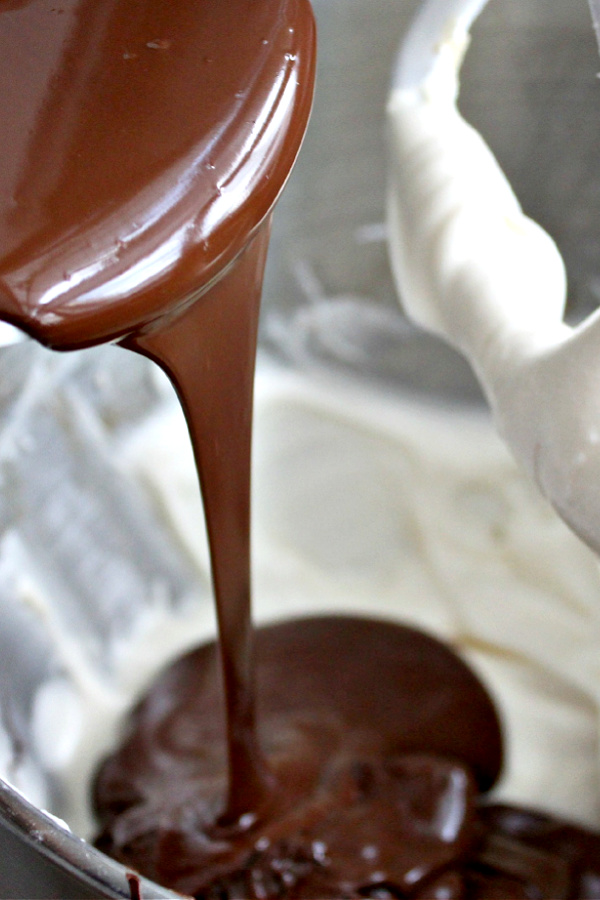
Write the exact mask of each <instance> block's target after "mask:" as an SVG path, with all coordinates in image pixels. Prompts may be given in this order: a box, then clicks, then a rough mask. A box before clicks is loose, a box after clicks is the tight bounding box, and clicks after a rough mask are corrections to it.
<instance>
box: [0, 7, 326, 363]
mask: <svg viewBox="0 0 600 900" xmlns="http://www.w3.org/2000/svg"><path fill="white" fill-rule="evenodd" d="M233 23H235V25H234V24H233ZM313 70H314V24H313V19H312V16H311V14H310V7H309V4H308V0H277V2H276V3H273V2H269V0H227V2H226V3H224V2H222V0H192V2H183V0H170V2H164V0H101V2H99V0H22V2H13V0H4V2H2V3H0V110H1V113H2V127H1V128H0V159H1V160H2V165H1V166H0V317H2V318H5V319H8V320H10V321H11V322H13V323H14V324H17V325H19V326H21V327H22V328H24V329H25V330H27V331H29V332H30V333H31V334H32V335H33V336H35V337H36V338H38V339H39V340H41V341H42V342H43V343H46V344H49V345H51V346H55V347H61V348H62V347H75V346H83V345H87V344H91V343H97V342H100V341H105V340H109V339H110V340H112V339H114V338H117V337H121V336H123V335H125V334H127V333H130V332H131V331H134V330H136V329H139V327H140V326H142V325H147V323H148V322H149V321H152V320H154V319H156V318H157V317H158V316H160V315H162V314H164V313H165V312H172V311H173V310H174V309H177V308H179V307H181V306H182V304H183V305H185V304H187V303H189V302H190V301H192V300H193V299H194V298H195V297H197V296H198V295H199V294H200V293H202V291H204V290H205V289H206V286H207V285H208V284H210V283H211V282H212V280H213V279H215V278H216V277H217V276H218V275H220V274H221V273H222V271H223V270H224V268H225V267H226V266H227V265H228V264H229V263H230V262H231V261H232V260H233V259H234V258H235V257H236V255H237V254H238V253H239V252H240V251H241V250H242V249H243V247H244V246H245V244H246V243H247V240H248V237H249V235H250V234H252V233H253V232H254V230H255V229H256V228H257V227H258V225H259V224H260V223H261V222H262V221H263V220H264V218H265V216H266V214H267V213H268V211H269V210H270V209H271V207H272V205H273V203H274V201H275V200H276V198H277V196H278V194H279V192H280V190H281V188H282V186H283V183H284V181H285V179H286V178H287V176H288V174H289V172H290V169H291V167H292V164H293V161H294V159H295V157H296V154H297V152H298V149H299V146H300V143H301V139H302V136H303V134H304V129H305V126H306V121H307V117H308V113H309V109H310V104H311V99H312V87H313Z"/></svg>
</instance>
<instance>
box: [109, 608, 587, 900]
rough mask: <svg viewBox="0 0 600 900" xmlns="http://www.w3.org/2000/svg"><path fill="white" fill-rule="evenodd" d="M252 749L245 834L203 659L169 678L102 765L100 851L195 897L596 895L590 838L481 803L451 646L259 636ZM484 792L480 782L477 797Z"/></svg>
mask: <svg viewBox="0 0 600 900" xmlns="http://www.w3.org/2000/svg"><path fill="white" fill-rule="evenodd" d="M257 684H258V697H259V726H260V727H259V733H260V739H261V744H262V747H263V750H264V752H265V754H266V757H267V760H268V763H269V766H270V769H271V771H272V772H273V774H274V777H275V778H276V783H277V791H276V793H275V794H274V795H273V797H272V802H271V806H270V807H269V808H268V809H267V810H265V813H266V814H265V815H264V816H263V818H262V819H259V820H258V821H256V822H254V823H253V824H252V825H251V827H248V828H246V829H239V830H235V829H234V830H231V829H229V830H227V829H223V828H219V827H218V826H216V825H215V820H216V815H217V813H218V810H219V809H220V808H221V803H222V797H223V796H224V794H225V792H226V790H227V773H226V771H225V769H224V759H225V756H226V754H225V746H224V738H223V727H222V719H223V697H222V688H221V682H220V675H219V662H218V654H217V651H216V648H215V646H214V645H207V646H204V647H201V648H200V649H198V650H195V651H193V652H192V653H190V654H188V655H187V656H185V657H183V658H182V659H181V660H179V661H178V662H176V663H175V664H174V665H172V666H171V667H170V668H168V669H167V670H166V671H165V672H164V673H163V674H162V675H161V676H160V677H159V678H158V679H157V681H156V683H155V684H154V685H153V687H152V689H151V690H150V692H149V693H148V695H147V696H146V698H145V699H143V700H142V701H141V703H140V704H139V705H138V707H137V708H136V710H134V712H133V714H132V715H131V717H130V720H129V722H128V726H127V732H126V734H125V736H124V738H123V741H122V744H121V746H120V748H119V750H118V751H117V752H116V753H115V754H114V755H113V756H112V757H111V758H110V759H109V760H108V761H107V762H106V763H105V764H104V765H103V766H102V768H101V770H100V772H99V775H98V778H97V781H96V785H95V802H96V807H97V810H98V812H99V816H100V819H101V823H102V828H103V830H102V832H101V834H100V836H99V838H98V846H100V847H101V848H102V849H104V850H105V851H106V852H108V853H109V854H110V855H112V856H114V857H115V858H116V859H119V860H121V861H122V862H124V863H126V864H127V865H130V866H135V867H137V868H139V869H140V870H141V871H143V872H144V873H145V874H147V875H149V876H151V877H153V878H154V879H156V880H157V881H159V882H160V883H162V884H165V885H167V886H169V887H172V888H174V889H175V890H178V891H182V892H184V893H188V894H192V895H194V896H196V897H201V898H204V897H206V898H220V900H224V898H228V897H231V898H235V897H246V898H257V900H262V898H266V897H277V898H281V897H286V898H326V897H331V898H334V897H335V898H342V897H356V898H359V897H376V898H393V897H401V898H402V897H406V898H429V900H435V898H439V900H454V898H455V900H477V898H487V900H494V898H498V900H519V898H523V900H525V898H529V900H534V898H547V900H560V898H564V900H568V898H597V897H598V896H600V893H599V892H598V889H599V888H600V836H598V835H595V834H592V833H591V832H588V831H586V830H584V829H582V828H578V827H575V826H573V825H570V824H568V823H564V822H559V821H557V820H554V819H552V818H550V817H548V816H544V815H541V814H539V813H536V812H532V811H530V810H523V809H518V808H515V807H508V806H488V805H482V801H481V798H478V793H480V792H481V791H482V789H485V788H486V787H488V786H489V785H490V784H491V783H492V782H493V780H494V778H495V776H496V775H497V772H498V766H499V760H500V737H499V727H498V722H497V719H496V716H495V713H494V710H493V707H492V704H491V701H490V700H489V698H488V696H487V694H486V693H485V691H484V689H483V687H482V686H481V685H480V684H479V682H478V681H477V679H476V678H475V676H474V675H473V674H472V673H470V671H469V670H468V669H467V668H466V666H465V665H464V663H462V662H461V661H460V660H459V659H458V658H457V657H456V656H455V655H454V654H453V653H452V652H451V651H450V650H449V649H448V648H446V647H445V646H444V645H442V644H440V643H438V642H437V641H435V640H433V639H432V638H430V637H426V636H425V635H423V634H421V633H419V632H418V631H414V630H412V629H410V628H406V627H401V626H399V625H392V624H390V623H383V622H375V621H369V620H358V619H350V618H325V617H324V618H317V619H307V620H298V621H292V622H286V623H283V624H279V625H275V626H270V627H268V628H263V629H260V630H258V632H257ZM478 782H479V783H478Z"/></svg>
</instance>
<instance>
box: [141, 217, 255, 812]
mask: <svg viewBox="0 0 600 900" xmlns="http://www.w3.org/2000/svg"><path fill="white" fill-rule="evenodd" d="M267 242H268V227H267V224H265V225H263V227H262V228H261V229H260V231H259V233H258V235H257V236H256V237H255V238H254V240H253V241H252V242H251V243H250V245H249V246H248V247H247V248H246V249H245V251H244V252H243V253H242V255H241V256H240V258H239V259H238V260H236V262H235V264H234V265H233V266H232V267H231V268H230V269H229V270H228V272H227V274H226V275H225V276H224V277H223V278H222V279H221V280H220V281H218V282H217V284H215V285H214V287H212V288H211V289H210V290H209V291H207V293H206V294H204V296H203V297H202V298H201V300H200V301H199V302H197V303H195V304H193V305H192V306H190V307H189V309H188V310H187V311H186V312H185V313H184V314H183V315H181V316H178V317H177V318H175V319H174V320H172V321H170V322H169V323H168V324H167V325H164V324H162V325H161V327H160V328H158V329H155V330H152V331H149V332H148V333H146V334H143V335H136V336H134V337H132V338H130V339H129V340H128V341H127V346H128V347H130V348H131V349H133V350H137V351H138V352H140V353H143V354H145V355H146V356H148V357H150V358H151V359H153V360H155V362H157V363H158V364H159V365H160V366H161V367H162V368H163V369H164V370H165V371H166V373H167V374H168V375H169V377H170V379H171V381H172V382H173V385H174V386H175V389H176V391H177V394H178V396H179V399H180V401H181V405H182V408H183V410H184V413H185V416H186V420H187V423H188V426H189V431H190V436H191V439H192V446H193V449H194V455H195V460H196V466H197V470H198V475H199V479H200V484H201V488H202V496H203V499H204V510H205V516H206V523H207V528H208V537H209V545H210V550H211V561H212V572H213V582H214V589H215V597H216V604H217V619H218V625H219V641H220V647H221V668H222V674H223V681H224V686H225V691H224V697H225V703H226V710H227V715H226V721H227V734H228V740H227V755H228V759H229V767H228V775H229V779H228V780H229V790H228V797H229V799H228V801H227V803H226V806H225V809H224V811H223V812H222V814H221V816H220V820H221V821H222V823H223V824H225V823H229V824H232V825H233V824H235V823H236V822H240V821H242V820H244V819H245V821H246V822H248V821H251V820H253V818H254V817H255V816H256V814H257V811H258V810H260V809H261V807H262V806H264V803H265V802H266V794H267V790H268V788H267V785H268V784H269V781H270V779H269V776H268V773H267V770H266V765H265V763H264V761H263V759H262V755H261V753H260V749H259V747H258V741H257V737H256V727H255V720H256V715H255V705H256V698H255V689H254V666H253V647H252V643H253V642H252V624H251V610H250V451H251V437H252V395H253V385H254V361H255V356H256V333H257V326H258V311H259V303H260V292H261V285H262V276H263V269H264V263H265V257H266V252H267Z"/></svg>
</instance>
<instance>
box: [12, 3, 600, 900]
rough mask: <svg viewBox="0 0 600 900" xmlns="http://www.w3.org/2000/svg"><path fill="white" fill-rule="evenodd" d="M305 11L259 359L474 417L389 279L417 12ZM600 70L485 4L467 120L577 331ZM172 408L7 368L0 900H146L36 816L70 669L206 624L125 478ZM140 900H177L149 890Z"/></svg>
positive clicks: (21, 353) (545, 6) (73, 361)
mask: <svg viewBox="0 0 600 900" xmlns="http://www.w3.org/2000/svg"><path fill="white" fill-rule="evenodd" d="M314 5H315V9H316V13H317V19H318V23H319V29H320V68H319V75H318V88H317V99H316V103H315V109H314V115H313V118H312V122H311V125H310V128H309V133H308V136H307V138H306V142H305V145H304V148H303V151H302V153H301V156H300V159H299V162H298V165H297V167H296V170H295V172H294V174H293V176H292V178H291V180H290V182H289V185H288V187H287V189H286V192H285V194H284V196H283V198H282V200H281V201H280V204H279V207H278V210H277V212H276V216H275V225H274V232H273V240H272V248H271V253H270V258H269V265H268V271H267V279H266V286H265V296H264V306H263V316H262V321H261V357H262V358H263V359H264V358H266V357H270V358H272V359H276V360H278V361H279V362H282V363H283V364H284V365H285V366H288V367H291V368H294V369H300V370H306V371H309V372H327V373H335V376H336V377H341V378H343V379H346V380H348V381H349V382H353V383H361V384H362V383H364V384H368V385H369V389H372V388H375V389H376V390H378V391H380V392H381V393H382V395H386V396H393V395H394V393H395V392H407V391H408V392H411V393H412V394H413V395H414V396H415V397H422V398H424V397H427V398H431V397H434V398H436V400H438V401H440V402H442V403H445V404H457V405H460V404H463V405H464V404H465V403H466V404H481V403H482V400H481V397H480V394H479V390H478V388H477V386H476V383H475V381H474V379H473V377H472V375H471V372H470V371H469V369H468V367H467V366H466V365H465V363H464V362H463V361H462V360H461V359H459V358H458V357H457V356H455V355H454V354H453V353H452V352H451V351H449V350H447V349H446V348H445V347H444V346H442V345H441V344H439V343H438V342H437V341H435V340H434V339H432V338H430V337H428V336H426V335H424V334H422V333H420V332H418V331H417V330H415V329H414V328H413V327H412V326H410V325H409V324H408V323H407V321H406V320H405V318H404V317H403V315H402V313H401V312H400V310H399V307H398V304H397V300H396V297H395V291H394V287H393V284H392V279H391V276H390V272H389V268H388V261H387V251H386V245H385V228H384V193H385V142H384V134H383V129H384V107H385V100H386V94H387V88H388V83H389V75H390V72H391V69H392V65H393V59H394V56H395V53H396V50H397V46H398V43H399V40H400V36H401V34H402V32H403V30H404V28H405V27H406V26H407V23H408V21H409V19H410V17H411V16H412V14H413V12H414V9H415V6H416V3H415V2H414V0H403V2H398V0H368V2H364V0H315V3H314ZM598 70H600V59H599V58H598V51H597V47H596V43H595V40H594V35H593V32H592V29H591V25H590V18H589V10H588V7H587V3H586V2H585V0H577V2H576V0H572V2H571V3H569V4H550V3H548V0H528V2H527V3H523V2H522V0H490V4H489V8H488V9H487V10H486V11H485V13H484V14H483V16H482V18H481V20H480V21H479V22H478V23H477V26H476V29H475V31H474V42H473V47H472V51H471V52H470V54H469V56H468V58H467V62H466V65H465V68H464V79H463V80H464V89H463V93H462V100H461V103H462V107H463V110H464V111H465V113H466V115H467V117H468V118H470V119H471V121H472V122H473V123H474V124H475V125H476V126H478V127H479V128H480V129H481V130H482V132H483V133H484V135H485V136H486V137H487V138H488V140H489V142H490V144H491V146H492V147H493V149H494V150H495V151H496V153H497V155H498V157H499V159H500V161H501V163H502V164H503V166H504V168H505V170H506V171H507V173H508V174H509V177H510V178H511V180H512V181H513V184H514V185H515V188H516V190H517V193H518V195H519V196H520V198H521V200H522V202H523V205H524V207H525V209H526V211H527V212H529V213H530V215H532V216H533V217H534V218H537V219H538V220H539V221H540V222H541V223H542V224H543V225H544V226H545V227H546V228H547V230H548V231H550V233H551V234H553V235H554V237H555V238H556V239H557V241H558V243H559V245H560V247H561V249H562V251H563V253H564V256H565V259H566V262H567V267H568V269H569V274H570V278H571V294H570V310H571V315H572V316H573V317H574V318H578V317H580V316H581V315H582V314H583V313H584V312H587V311H588V310H589V309H590V308H591V307H595V306H596V305H597V303H598V298H599V297H600V265H599V263H598V253H597V250H596V245H597V238H596V235H597V232H598V231H599V230H600V228H599V226H600V167H599V166H597V165H596V153H597V144H596V141H595V134H596V122H597V118H598V115H599V112H600V110H599V109H598V105H599V103H600V96H599V94H598V92H599V91H600V86H599V85H598V81H597V78H596V73H597V71H598ZM172 402H173V401H172V397H171V395H170V393H169V391H168V389H167V388H166V387H165V384H164V382H163V381H162V379H161V378H159V377H157V375H156V373H155V372H154V371H153V370H152V369H151V367H150V366H149V364H147V363H146V362H145V361H143V360H141V359H137V358H134V357H133V356H131V355H126V354H125V352H124V351H121V350H119V349H117V348H112V347H109V348H104V349H100V350H95V351H85V352H82V353H77V354H70V355H68V356H55V355H53V354H51V353H48V352H47V351H44V350H42V349H41V348H39V347H37V346H35V345H33V344H32V343H31V342H30V341H25V342H24V343H22V344H18V345H15V346H13V347H9V348H5V349H3V350H2V351H1V352H0V415H1V418H2V429H1V432H0V484H1V485H2V494H1V499H0V508H1V509H2V516H1V518H0V521H1V523H2V533H1V535H0V679H1V682H2V699H1V700H0V715H1V718H2V721H3V734H4V758H3V761H4V775H5V777H6V778H7V780H8V781H10V782H12V783H13V784H14V783H18V782H19V778H18V777H16V775H18V773H19V772H21V775H22V774H23V773H26V775H27V777H24V780H25V781H27V780H28V779H29V783H30V784H31V786H32V790H31V793H30V799H29V800H27V799H25V798H24V797H23V796H22V794H21V793H20V792H19V791H18V790H16V789H15V788H14V787H11V786H9V784H7V783H4V782H2V783H0V859H1V860H2V864H1V866H0V896H3V897H13V898H14V897H30V898H33V897H44V898H50V897H56V898H59V897H60V898H63V900H64V898H70V897H73V898H75V897H77V898H83V897H88V896H89V897H100V896H102V897H112V898H116V897H123V898H127V897H131V896H137V894H136V891H137V890H138V885H137V883H136V882H135V878H134V879H133V881H132V875H131V873H129V872H127V871H126V870H125V869H124V868H123V867H122V866H120V865H118V864H116V863H113V862H112V861H110V860H108V859H107V858H106V857H104V856H103V855H102V854H100V853H98V852H97V851H95V850H94V849H93V848H92V847H91V846H90V845H89V844H88V843H86V842H85V841H84V840H82V839H81V838H79V837H77V836H76V835H75V834H73V833H71V832H70V831H69V830H67V829H65V828H64V827H63V825H61V823H60V822H58V821H57V820H55V819H54V818H52V817H51V816H50V815H49V814H47V813H46V812H43V811H42V809H49V810H51V812H52V813H53V814H54V815H56V816H59V817H60V816H63V815H65V812H64V810H65V804H66V800H65V797H64V796H63V793H64V792H63V788H62V787H61V783H60V780H59V779H57V778H56V777H55V775H54V774H53V765H54V761H53V758H52V754H50V758H48V755H47V754H46V753H45V752H44V750H43V749H42V747H41V742H40V730H43V727H44V723H47V718H48V713H47V712H45V707H44V703H43V702H41V701H40V694H42V696H43V698H45V700H47V694H48V685H50V687H51V690H55V689H56V690H58V691H59V697H60V690H62V688H64V687H65V686H66V694H65V696H66V697H67V701H68V696H69V693H68V690H69V685H72V683H73V679H74V677H75V676H74V674H73V671H74V670H73V667H72V665H71V664H70V662H69V658H70V654H73V653H79V654H81V655H82V658H83V662H82V660H81V659H80V662H82V665H83V666H84V668H85V670H86V672H87V677H88V678H90V679H92V681H93V683H94V689H96V688H97V689H98V690H99V691H100V690H102V689H103V686H104V687H105V688H107V690H108V691H109V692H110V686H111V684H112V680H113V679H114V677H115V666H116V662H115V660H116V658H117V657H118V659H119V660H120V661H121V663H122V660H123V659H124V658H126V656H127V646H128V642H130V641H131V642H133V641H134V639H136V636H139V631H138V625H139V621H140V620H141V619H143V616H144V613H145V605H147V604H150V605H151V604H158V605H162V606H161V608H163V609H171V610H172V612H173V615H177V614H178V613H179V612H180V611H181V610H182V609H184V608H187V604H189V603H190V597H191V595H194V594H196V595H197V596H199V597H200V598H201V599H200V601H199V602H202V603H204V604H207V603H208V602H209V600H208V587H207V584H206V582H205V581H202V579H201V577H200V575H199V573H198V570H197V569H196V568H195V567H194V565H193V564H192V563H191V562H190V558H189V555H188V554H187V552H186V549H185V548H184V547H182V546H181V545H180V544H179V543H178V542H177V541H176V540H174V539H173V537H172V535H171V533H170V530H169V527H168V522H167V521H166V520H165V519H164V518H161V516H160V514H158V513H157V511H156V508H155V507H154V506H153V505H152V503H151V502H150V499H149V498H148V496H147V494H146V492H145V489H144V486H143V485H141V484H139V483H137V482H136V480H135V479H133V478H131V476H130V473H128V471H127V470H126V469H124V468H123V465H122V460H121V453H122V448H123V444H124V441H126V440H129V439H130V438H131V435H133V434H135V433H139V434H142V433H143V430H144V428H145V426H146V423H147V422H148V421H149V420H150V419H151V417H152V415H153V413H154V412H155V410H156V409H157V408H158V407H160V406H161V404H165V403H172ZM58 633H60V634H61V635H62V638H60V639H59V638H58V637H57V634H58ZM65 636H66V637H65ZM115 647H118V653H117V651H115ZM158 662H159V659H158V656H157V664H158ZM86 667H87V668H86ZM94 679H96V680H95V681H94ZM44 702H45V701H44ZM65 710H66V712H64V714H65V715H67V713H68V706H67V707H65ZM42 737H43V735H42ZM55 739H56V735H55V734H54V735H53V736H51V737H49V740H51V741H53V740H55ZM101 739H102V736H98V740H101ZM106 740H108V738H106ZM0 750H2V745H1V744H0ZM56 752H59V751H56ZM0 759H2V757H1V756H0ZM88 774H89V773H88ZM83 778H84V776H83V775H82V773H81V771H79V770H78V771H73V773H72V779H73V781H75V780H81V779H83ZM80 787H81V789H82V790H84V788H85V786H84V785H80ZM30 801H31V802H30ZM36 804H37V805H36ZM141 894H142V896H143V897H145V898H152V897H170V896H175V895H174V894H171V893H170V892H168V891H166V890H164V889H163V888H160V887H158V886H157V885H154V884H152V883H150V882H147V881H143V882H142V885H141Z"/></svg>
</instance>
